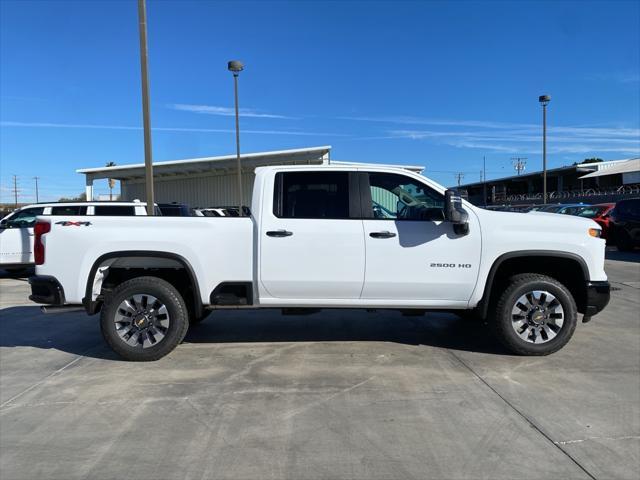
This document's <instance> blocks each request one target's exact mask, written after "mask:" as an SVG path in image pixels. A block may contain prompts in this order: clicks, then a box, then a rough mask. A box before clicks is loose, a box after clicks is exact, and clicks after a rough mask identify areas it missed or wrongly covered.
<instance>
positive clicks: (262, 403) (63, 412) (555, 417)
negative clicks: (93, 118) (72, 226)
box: [0, 254, 640, 480]
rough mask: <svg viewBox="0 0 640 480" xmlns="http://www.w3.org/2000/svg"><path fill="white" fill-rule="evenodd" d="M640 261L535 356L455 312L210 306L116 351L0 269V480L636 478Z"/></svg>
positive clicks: (625, 266)
mask: <svg viewBox="0 0 640 480" xmlns="http://www.w3.org/2000/svg"><path fill="white" fill-rule="evenodd" d="M633 255H635V256H633ZM614 256H615V255H614ZM639 261H640V255H637V254H632V256H631V257H629V258H622V259H613V260H608V261H607V271H608V273H609V275H610V279H611V280H612V281H613V282H614V286H615V287H616V288H618V289H619V290H616V291H614V292H613V298H612V301H611V304H610V305H609V306H608V307H607V309H606V310H605V311H604V312H603V313H602V314H600V315H598V316H596V317H594V319H593V321H592V322H591V323H589V324H586V325H582V324H580V325H579V326H578V329H577V330H576V334H575V336H574V338H573V339H572V341H571V342H570V343H569V345H568V346H567V347H565V348H564V349H563V350H561V351H560V352H558V353H556V354H554V355H552V356H549V357H543V358H523V357H515V356H510V355H506V354H505V353H504V352H503V351H501V350H500V348H499V347H497V346H496V345H495V344H494V343H493V342H492V341H491V340H490V339H488V338H487V336H486V332H485V329H484V328H483V327H482V325H478V324H474V323H469V322H465V321H461V320H458V319H457V317H455V316H453V315H446V314H429V315H427V316H425V317H403V316H401V315H400V314H398V313H395V312H384V311H380V312H377V313H367V312H360V311H346V310H333V311H325V312H322V313H320V314H316V315H310V316H293V317H289V316H287V317H283V316H281V315H280V313H279V312H278V311H251V312H216V313H214V314H212V315H211V316H210V317H209V318H208V319H207V320H205V321H204V323H202V324H201V325H199V326H197V327H195V328H193V329H192V330H191V331H190V332H189V334H188V336H187V339H186V341H185V343H184V344H183V345H181V346H180V347H179V348H178V349H177V350H176V351H174V352H173V353H172V354H171V355H169V356H168V357H166V358H164V359H162V360H160V361H158V362H155V363H147V364H138V363H127V362H123V361H120V360H119V359H118V358H117V357H116V356H115V355H114V354H112V353H111V352H110V351H109V350H108V349H107V347H105V346H104V344H103V341H102V339H101V337H100V333H99V329H98V325H97V317H87V316H86V315H84V314H81V313H73V314H57V315H46V316H45V315H43V314H41V313H40V312H39V310H38V308H37V307H35V306H19V303H20V302H21V301H24V297H25V295H26V294H27V293H28V292H27V288H26V287H27V286H26V285H25V283H24V282H20V281H17V280H11V279H0V288H1V289H2V294H1V295H0V301H1V302H2V305H3V306H4V305H12V306H9V307H6V308H4V309H2V310H0V317H1V318H0V478H2V479H3V480H9V479H32V478H40V477H46V478H52V479H58V478H59V479H75V478H92V479H93V478H140V479H163V478H187V479H204V478H207V479H208V478H229V479H254V478H255V479H258V478H259V479H262V478H293V479H306V478H309V479H317V478H354V479H355V478H357V479H377V478H385V479H386V478H419V479H423V478H437V479H441V478H446V479H449V478H456V479H462V478H473V479H476V478H491V479H501V478H504V479H513V478H518V479H519V478H522V479H540V478H554V479H555V478H602V479H609V478H637V475H638V472H639V471H640V314H639V311H640V289H638V285H636V282H639V281H640V263H639Z"/></svg>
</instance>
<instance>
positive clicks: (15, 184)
mask: <svg viewBox="0 0 640 480" xmlns="http://www.w3.org/2000/svg"><path fill="white" fill-rule="evenodd" d="M13 198H14V199H15V204H16V208H18V176H17V175H14V176H13Z"/></svg>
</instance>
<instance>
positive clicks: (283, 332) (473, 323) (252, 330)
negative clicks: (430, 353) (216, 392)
mask: <svg viewBox="0 0 640 480" xmlns="http://www.w3.org/2000/svg"><path fill="white" fill-rule="evenodd" d="M266 312H268V313H266ZM185 342H187V343H250V342H267V343H268V342H394V343H402V344H406V345H427V346H432V347H438V348H449V349H452V350H464V351H473V352H484V353H496V354H505V353H506V352H505V351H504V350H502V349H501V347H500V346H499V345H497V344H496V343H495V342H493V341H492V339H491V338H490V336H489V332H488V329H487V327H486V326H485V325H484V324H483V323H482V322H481V321H480V320H463V319H460V318H458V317H457V316H455V315H452V314H445V313H430V314H429V313H428V314H426V315H425V316H407V317H405V316H402V315H400V314H399V313H398V312H395V311H384V310H381V311H378V312H374V313H367V312H364V311H357V310H325V311H322V312H320V313H317V314H313V315H292V316H288V315H287V316H283V315H281V314H280V313H279V311H277V310H276V311H273V310H271V311H269V310H264V311H253V312H244V315H242V314H240V313H238V312H234V313H233V314H231V315H229V314H228V312H213V313H212V314H211V315H209V317H208V318H207V319H206V320H204V321H203V322H202V323H201V324H199V325H195V326H194V327H192V328H191V329H190V330H189V333H188V334H187V337H186V338H185Z"/></svg>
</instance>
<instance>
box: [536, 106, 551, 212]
mask: <svg viewBox="0 0 640 480" xmlns="http://www.w3.org/2000/svg"><path fill="white" fill-rule="evenodd" d="M538 101H539V102H540V104H541V105H542V192H543V193H542V202H543V203H547V105H549V102H550V101H551V96H550V95H540V96H539V97H538Z"/></svg>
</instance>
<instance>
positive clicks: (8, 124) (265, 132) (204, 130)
mask: <svg viewBox="0 0 640 480" xmlns="http://www.w3.org/2000/svg"><path fill="white" fill-rule="evenodd" d="M0 127H17V128H78V129H99V130H142V127H135V126H129V125H100V124H80V123H47V122H13V121H2V122H0ZM151 130H153V131H157V132H202V133H235V130H233V129H228V128H190V127H186V128H183V127H152V128H151ZM240 133H250V134H256V135H295V136H309V137H321V136H327V137H348V136H350V135H349V134H346V133H329V132H308V131H304V130H248V129H241V130H240Z"/></svg>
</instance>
